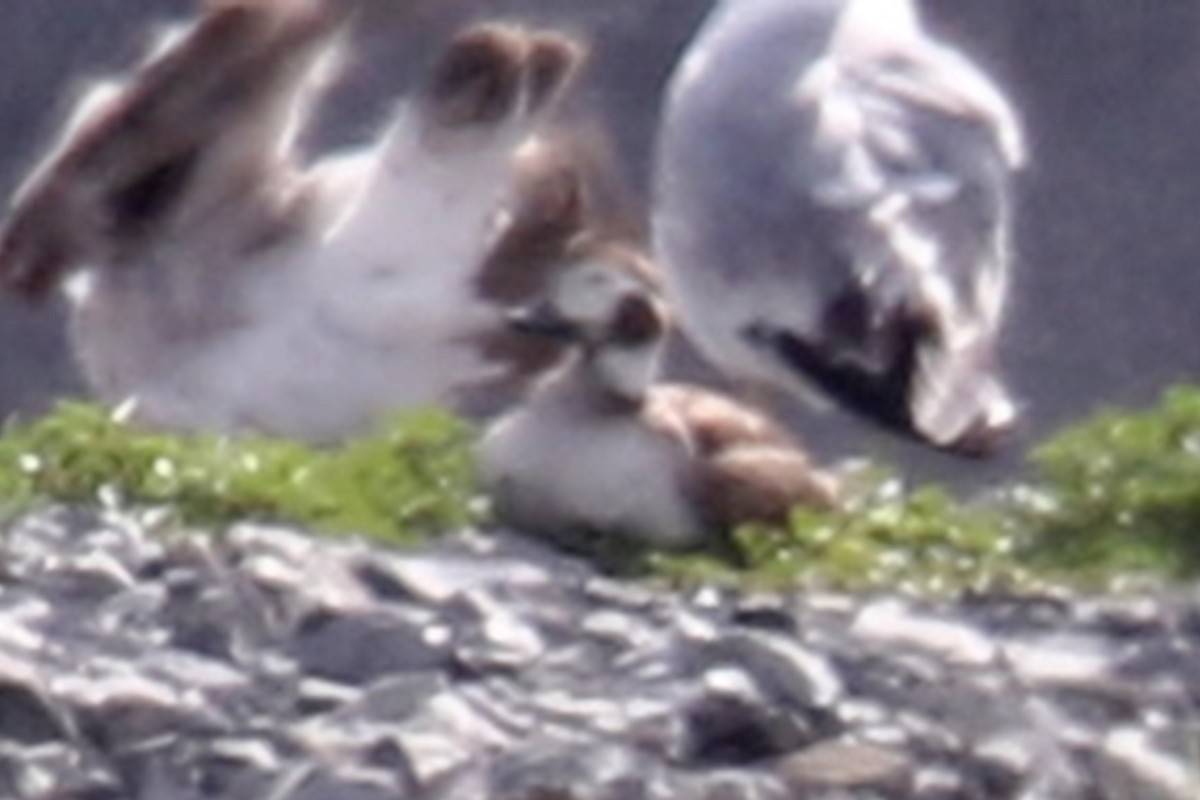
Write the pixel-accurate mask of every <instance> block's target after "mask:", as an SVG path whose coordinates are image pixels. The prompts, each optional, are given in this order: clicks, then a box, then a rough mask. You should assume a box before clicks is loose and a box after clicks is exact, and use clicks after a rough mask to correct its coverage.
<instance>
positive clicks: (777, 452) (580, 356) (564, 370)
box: [477, 235, 839, 556]
mask: <svg viewBox="0 0 1200 800" xmlns="http://www.w3.org/2000/svg"><path fill="white" fill-rule="evenodd" d="M567 258H568V263H567V264H565V265H564V266H563V267H562V269H561V270H559V271H558V272H557V273H556V275H555V278H554V280H553V281H552V283H551V287H550V288H549V289H548V291H547V292H546V293H545V295H544V296H543V297H542V298H541V299H540V300H537V301H535V302H533V303H529V304H526V305H524V306H519V307H516V308H515V309H514V310H513V311H512V312H511V314H510V318H511V321H512V324H513V325H514V327H515V328H516V329H517V330H519V331H522V332H524V333H525V334H526V335H530V336H538V337H550V338H552V339H556V340H562V341H564V342H567V343H569V344H570V349H569V350H568V352H567V353H566V354H565V355H564V356H563V358H562V360H561V362H560V364H559V365H558V366H557V367H556V368H555V369H554V370H552V371H550V372H548V373H547V374H545V375H543V376H542V377H541V378H540V379H539V382H538V383H537V385H536V386H535V387H534V388H533V389H532V390H531V393H530V395H529V396H528V398H527V399H526V400H525V401H524V402H523V403H520V404H518V405H516V406H515V407H514V408H512V409H510V410H509V411H508V412H507V413H505V414H504V415H502V416H500V417H499V418H498V419H496V420H495V421H493V422H492V424H491V425H490V426H489V427H488V429H487V430H486V432H485V434H484V435H483V437H482V438H481V440H480V442H479V445H478V453H477V463H478V471H479V476H480V484H481V486H482V487H483V489H484V491H485V492H486V494H487V496H488V497H489V498H490V499H491V505H492V509H493V512H494V514H495V517H496V519H497V520H498V522H499V523H500V524H502V525H504V526H507V527H509V528H510V529H513V530H517V531H520V532H522V533H524V534H527V535H532V536H536V537H540V538H543V539H546V540H549V541H551V542H553V543H555V544H558V545H560V546H562V547H563V548H565V549H567V550H571V551H577V552H581V553H585V554H588V555H600V556H604V555H611V554H614V553H621V552H623V550H625V549H628V550H629V552H641V551H657V550H668V551H670V550H692V549H700V550H710V551H713V552H717V553H722V554H726V555H733V554H734V553H732V552H731V550H730V538H729V533H730V531H732V530H734V529H735V528H736V527H737V526H738V525H740V524H742V523H749V522H761V523H765V524H771V523H783V522H785V521H786V520H787V519H788V515H789V513H790V511H791V510H792V509H793V508H794V507H796V506H805V507H809V508H812V509H825V510H828V509H832V508H834V507H835V506H836V505H837V504H838V502H839V499H838V496H839V486H838V481H837V479H836V478H835V477H834V476H833V474H832V473H829V472H825V471H822V470H820V469H818V468H817V467H816V466H814V464H813V463H812V462H811V461H810V459H809V457H808V455H807V453H805V452H804V450H803V449H802V447H801V446H800V444H799V443H798V442H797V441H796V440H795V439H793V438H792V436H791V435H790V434H789V433H788V432H787V431H785V430H784V429H783V428H782V427H781V426H779V425H778V424H776V423H775V422H774V421H773V420H771V419H770V418H769V417H767V416H766V415H765V414H763V413H761V412H759V411H757V410H756V409H754V408H752V407H750V406H748V405H746V404H744V403H741V402H739V401H737V400H735V399H733V398H731V397H728V396H726V395H724V394H721V393H719V392H718V391H716V390H714V389H710V388H707V387H705V386H701V385H698V384H691V383H681V382H670V381H663V380H660V361H661V359H662V351H663V347H664V340H665V338H666V335H667V333H668V330H669V316H668V310H667V308H666V307H665V305H664V303H663V301H662V299H661V296H660V289H659V284H660V279H659V277H658V275H657V269H656V267H655V266H654V265H653V264H652V262H650V261H649V259H648V258H647V257H646V256H645V254H644V253H642V252H641V251H640V250H639V249H637V248H635V247H634V246H632V245H629V244H625V243H622V242H614V241H605V240H603V239H597V238H593V237H588V236H586V235H585V236H583V237H581V238H580V239H578V240H577V241H576V242H575V243H574V245H573V247H572V248H571V251H570V253H569V254H568V257H567Z"/></svg>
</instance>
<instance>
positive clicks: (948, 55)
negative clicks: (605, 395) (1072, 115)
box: [651, 0, 1028, 456]
mask: <svg viewBox="0 0 1200 800" xmlns="http://www.w3.org/2000/svg"><path fill="white" fill-rule="evenodd" d="M1027 159H1028V155H1027V152H1026V144H1025V142H1024V134H1023V130H1022V125H1021V121H1020V119H1019V115H1018V111H1017V110H1016V108H1015V107H1014V105H1013V103H1012V102H1010V100H1009V99H1007V98H1006V96H1005V94H1004V92H1003V91H1002V89H1001V88H1000V87H999V86H998V84H997V83H996V82H995V81H994V80H993V79H992V78H991V77H989V76H988V75H987V74H986V73H985V72H984V71H983V70H982V69H981V68H980V67H978V66H977V65H976V64H975V63H973V62H972V61H971V60H970V59H969V58H968V57H967V56H966V55H964V54H963V53H962V52H961V51H960V50H958V49H956V48H954V47H953V46H951V45H950V44H947V43H944V42H942V41H940V40H938V39H936V38H934V37H933V36H932V35H930V34H929V33H927V32H926V31H925V30H924V28H923V26H922V21H921V19H920V15H919V12H918V9H917V7H916V6H915V5H914V3H913V2H912V0H721V2H720V3H719V4H718V5H717V6H716V7H715V8H714V9H713V10H712V12H711V13H710V15H709V17H708V18H707V19H706V20H705V21H704V23H703V24H702V26H701V28H700V30H699V32H698V33H697V34H696V36H695V37H694V38H693V39H692V41H691V42H690V43H689V44H688V46H687V47H686V50H685V52H684V53H683V55H682V57H681V58H680V60H679V62H678V63H677V65H676V66H675V68H674V70H673V73H672V75H671V77H670V79H669V82H668V86H667V88H666V90H665V99H664V101H663V110H662V114H661V118H660V127H659V131H658V134H657V139H656V142H655V155H654V160H655V166H654V176H653V189H652V195H653V197H652V204H653V210H652V222H651V226H652V228H653V238H654V252H655V257H656V259H657V260H658V261H660V262H661V263H662V264H663V267H664V271H665V273H666V282H667V286H668V292H667V294H668V297H669V298H670V302H671V304H672V306H673V307H674V309H675V312H676V314H677V315H678V317H679V319H680V326H681V327H682V329H683V330H684V332H685V333H686V334H687V338H688V339H689V340H690V341H691V342H692V343H693V344H694V345H695V346H696V347H697V348H698V349H699V350H700V352H701V353H702V354H704V355H705V356H706V358H707V359H708V360H709V361H710V362H711V363H712V364H713V365H714V366H716V367H717V368H718V370H719V371H720V372H722V373H724V374H725V375H727V376H729V377H731V378H733V379H734V380H735V381H737V382H739V383H741V384H743V385H747V386H751V387H757V388H762V387H766V389H767V390H768V391H773V392H775V393H776V394H780V393H782V394H783V395H784V396H785V397H791V398H793V399H798V400H801V401H803V402H808V401H812V402H814V403H815V404H816V405H818V406H821V405H823V406H826V407H827V406H829V405H831V403H830V401H832V405H839V406H841V407H843V408H845V409H848V410H849V411H851V412H854V413H856V414H857V415H859V416H860V418H866V419H869V420H872V421H873V422H876V423H879V424H881V425H883V426H884V427H886V428H887V429H890V430H892V431H895V432H899V433H900V434H901V435H904V436H907V437H912V438H915V439H917V440H919V441H921V442H922V443H924V444H926V445H929V446H932V447H934V448H937V449H939V450H943V451H948V452H951V453H955V454H959V455H964V456H983V455H987V454H990V453H993V452H995V451H996V450H997V449H998V448H999V447H1000V446H1001V445H1002V444H1003V443H1005V442H1006V441H1007V440H1008V438H1009V434H1010V433H1011V432H1012V430H1013V429H1014V427H1015V426H1016V423H1017V421H1018V417H1019V413H1020V409H1019V404H1018V401H1017V400H1016V399H1015V398H1014V396H1013V394H1012V392H1011V390H1010V389H1009V388H1008V386H1007V385H1006V380H1005V377H1004V376H1003V375H1002V373H1001V370H1000V367H999V365H998V359H997V346H998V341H999V335H1000V330H1001V327H1002V322H1003V317H1004V310H1005V304H1006V298H1007V296H1008V294H1009V284H1010V276H1009V273H1010V265H1011V261H1012V242H1011V239H1012V228H1013V216H1014V215H1013V198H1012V194H1013V183H1014V180H1015V178H1014V176H1015V175H1016V173H1017V172H1018V171H1019V170H1020V169H1021V168H1022V167H1023V166H1024V165H1025V163H1026V161H1027ZM802 407H803V406H802ZM809 407H811V405H810V406H809Z"/></svg>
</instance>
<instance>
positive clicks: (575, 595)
mask: <svg viewBox="0 0 1200 800" xmlns="http://www.w3.org/2000/svg"><path fill="white" fill-rule="evenodd" d="M166 528H167V526H164V524H163V523H162V520H161V518H156V517H155V515H153V514H140V515H132V514H127V513H118V512H114V511H96V510H81V509H67V508H57V509H52V510H49V511H43V512H39V513H35V514H32V515H29V516H26V517H24V518H22V519H21V520H19V521H18V522H16V523H15V524H14V525H12V526H11V529H10V530H9V531H8V533H7V535H6V536H4V537H3V542H2V543H0V565H3V566H2V567H0V570H2V573H0V797H16V798H39V800H40V799H41V798H46V799H49V798H55V800H67V799H68V798H70V799H71V800H75V799H76V798H78V799H79V800H83V798H87V800H102V799H104V800H107V799H108V798H113V799H114V800H115V799H116V798H122V799H123V798H130V799H131V800H132V798H154V800H199V799H200V798H221V799H222V800H237V799H240V798H254V799H255V800H263V799H264V798H266V799H268V800H334V799H335V798H336V800H375V799H376V798H379V800H384V798H399V797H403V798H445V799H447V800H449V799H451V798H453V799H454V800H458V799H459V798H462V800H467V798H470V799H471V800H475V799H476V798H491V799H493V800H535V799H536V800H550V799H553V800H566V799H568V798H570V799H572V800H574V799H576V798H578V800H590V799H591V798H596V799H599V798H606V799H607V798H612V800H617V799H618V798H619V800H636V798H643V797H645V798H664V800H665V799H666V798H671V799H672V800H688V799H690V798H696V799H697V800H699V799H700V798H705V799H711V800H717V798H721V799H722V800H724V799H725V798H730V799H733V798H795V797H800V798H817V799H819V800H833V798H838V800H848V799H849V798H855V799H856V800H872V799H873V798H890V799H892V800H895V799H896V798H939V799H942V798H944V799H946V800H949V798H989V800H990V799H991V798H1052V799H1053V800H1070V799H1071V798H1104V799H1105V800H1109V799H1110V798H1111V799H1113V800H1118V799H1119V800H1144V799H1145V798H1194V797H1196V795H1197V791H1200V788H1198V787H1200V773H1198V765H1200V737H1198V736H1197V728H1196V720H1197V719H1198V717H1197V703H1198V698H1200V670H1197V669H1196V665H1197V663H1198V660H1197V659H1198V658H1200V595H1197V596H1193V595H1182V594H1180V595H1175V596H1170V597H1155V598H1151V597H1146V596H1142V597H1137V598H1127V599H1089V598H1070V597H1066V596H1063V597H1053V598H1051V597H1041V598H1014V597H972V598H965V599H960V600H958V601H956V602H949V601H945V602H930V601H914V600H907V599H902V598H898V597H886V596H872V597H846V596H837V595H828V594H813V593H808V594H796V595H791V596H746V595H740V594H736V593H732V592H727V591H719V590H715V589H702V590H695V591H691V592H689V593H684V594H678V593H672V592H667V591H660V590H657V589H652V588H648V587H644V586H637V585H630V584H627V583H621V582H616V581H614V580H611V579H608V578H605V577H602V576H600V575H597V574H596V573H595V572H593V571H592V570H591V569H589V568H588V567H587V566H585V565H583V564H580V563H578V562H575V561H572V560H569V559H566V558H563V557H561V556H558V555H556V554H554V553H551V552H548V551H546V550H544V549H543V548H541V547H540V546H538V545H535V544H533V543H531V542H528V541H524V540H522V539H520V538H517V537H514V536H509V535H502V534H493V535H480V534H472V533H464V534H460V535H456V536H452V537H448V538H446V539H444V540H442V541H440V542H438V543H437V544H434V545H430V546H426V547H425V548H424V549H421V550H418V551H410V552H395V551H382V550H379V549H377V548H375V547H373V546H368V545H366V544H363V543H360V542H357V541H354V540H350V539H342V540H332V541H331V540H313V539H310V538H308V537H307V536H305V535H304V534H303V533H302V532H298V531H293V530H288V529H284V528H279V527H265V526H257V525H250V524H246V525H240V526H237V527H235V528H233V529H232V530H230V531H228V532H227V533H225V534H224V535H221V536H219V537H210V536H206V535H188V536H181V535H177V534H174V533H172V532H171V531H170V530H169V529H166Z"/></svg>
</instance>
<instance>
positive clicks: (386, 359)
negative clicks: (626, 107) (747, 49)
mask: <svg viewBox="0 0 1200 800" xmlns="http://www.w3.org/2000/svg"><path fill="white" fill-rule="evenodd" d="M352 5H353V4H348V3H337V2H321V1H320V0H215V1H214V2H209V3H208V4H206V5H205V6H204V7H203V10H202V12H201V14H200V16H199V18H198V19H197V20H196V21H194V22H193V23H192V24H191V25H190V26H188V27H186V28H184V29H182V30H181V31H177V32H175V33H174V34H173V35H172V36H170V37H168V38H167V39H165V40H164V42H163V43H162V44H161V46H159V47H158V48H157V49H156V51H155V52H154V53H153V54H152V55H151V56H150V57H149V58H148V60H147V61H146V62H145V63H143V64H142V65H141V66H139V67H138V68H137V69H135V70H134V71H133V74H132V75H131V76H129V77H128V78H127V79H125V80H124V81H120V82H115V83H111V84H109V85H107V86H106V87H104V88H101V89H98V90H96V91H94V92H93V93H91V94H90V95H89V96H88V97H86V98H85V99H84V100H83V102H81V104H80V106H79V108H78V110H77V113H76V114H75V119H74V121H73V122H71V123H70V124H69V125H68V126H67V127H66V129H65V131H64V132H63V134H62V136H61V137H60V140H59V142H58V143H57V145H56V146H55V147H54V148H53V149H52V151H51V152H50V153H49V154H48V155H47V156H46V157H45V158H44V159H43V161H42V162H41V163H40V164H39V165H38V166H37V167H36V168H35V169H34V170H33V172H32V174H31V175H30V177H29V178H28V179H27V180H26V182H25V184H24V186H23V187H22V188H21V189H20V190H19V192H18V194H17V195H16V197H15V200H14V203H13V207H12V210H11V213H10V214H9V217H8V219H7V221H6V224H5V226H4V228H3V230H2V231H0V282H3V283H4V284H6V285H7V286H8V287H10V288H11V289H13V290H16V291H20V292H24V293H26V294H29V295H34V296H38V295H44V294H45V293H47V292H48V291H49V290H50V289H51V288H53V287H58V286H63V287H64V288H66V290H67V291H66V294H67V297H68V300H69V302H70V308H71V323H70V324H71V340H72V344H73V350H74V353H75V355H76V358H77V361H78V362H79V363H80V366H81V368H82V372H83V373H84V376H85V378H86V379H87V382H88V383H89V385H90V386H91V388H92V389H93V391H94V393H95V394H96V395H98V396H99V397H100V398H101V399H103V400H105V401H107V402H110V403H114V404H115V403H123V402H125V401H126V400H128V399H131V398H132V400H133V401H134V408H135V409H136V411H135V417H136V419H138V420H140V421H142V422H144V423H147V424H150V425H155V426H161V427H167V428H174V429H183V430H205V431H220V432H241V431H253V432H257V433H266V434H272V435H280V436H289V437H295V438H299V439H304V440H308V441H313V442H329V441H335V440H339V439H341V438H344V437H346V436H349V435H354V434H356V433H359V432H361V431H362V430H363V429H365V428H368V427H369V426H370V425H371V424H373V423H374V422H375V421H376V420H377V419H378V418H379V417H381V416H384V415H386V414H388V413H391V411H392V410H393V409H399V408H408V407H413V406H424V405H433V404H437V405H448V406H450V407H452V408H453V407H457V406H458V404H459V403H460V400H461V396H462V394H463V393H464V392H466V391H467V390H469V389H470V387H471V386H472V384H473V382H476V381H494V380H495V379H496V372H497V371H498V370H499V371H502V370H503V369H505V368H506V365H505V364H503V363H499V362H496V361H495V360H494V359H493V358H491V357H490V355H489V354H488V353H486V352H484V350H483V345H482V344H481V342H482V341H484V340H485V339H486V335H487V333H488V332H489V331H494V332H497V333H503V332H504V331H505V326H504V324H503V317H502V314H501V312H500V309H499V307H498V306H497V305H496V304H495V303H493V302H490V301H489V300H488V298H486V297H485V296H483V294H482V293H481V292H480V291H479V289H478V287H477V283H478V281H479V280H480V275H479V273H480V271H481V270H482V269H483V268H484V266H485V265H486V264H488V262H489V260H490V259H492V258H493V256H492V252H493V250H494V248H496V247H497V246H499V245H501V244H502V243H503V242H504V241H505V239H506V236H507V235H508V232H509V231H510V230H511V229H513V228H519V227H521V226H522V225H523V224H524V223H523V220H522V215H523V214H524V212H525V209H526V208H528V207H529V205H530V204H529V203H528V202H526V201H525V200H524V199H523V197H522V191H523V190H524V187H525V186H526V185H527V184H528V183H529V181H528V180H526V174H527V173H528V172H529V171H530V170H534V171H536V170H538V169H540V168H541V167H540V166H538V165H537V163H536V162H537V158H536V154H534V155H530V154H529V153H528V152H527V151H529V149H530V148H529V143H530V142H531V141H533V140H535V139H536V138H537V136H538V134H539V131H540V130H541V128H542V126H543V124H544V123H545V122H547V120H548V118H549V116H550V115H551V111H552V109H553V108H554V107H555V106H556V105H557V103H558V100H559V98H560V97H561V95H563V93H564V92H565V89H566V87H567V85H568V84H569V83H570V81H571V79H572V76H573V75H574V74H575V72H576V70H577V69H578V67H579V64H580V63H581V61H582V59H583V56H584V49H583V47H582V46H581V45H580V44H579V43H577V42H576V41H574V40H572V39H570V38H568V37H566V36H564V35H560V34H558V33H555V32H551V31H546V30H534V29H526V28H523V27H518V26H510V25H502V24H482V25H478V26H475V27H473V28H470V29H468V30H466V31H464V32H462V33H460V34H459V35H457V36H456V37H454V38H453V40H452V41H450V43H449V44H448V45H447V46H446V48H445V50H444V52H443V53H442V54H441V56H440V59H439V60H438V62H437V63H436V64H435V65H434V66H433V68H432V70H431V73H430V75H429V76H428V78H427V79H426V80H425V81H424V83H423V84H422V86H421V88H420V89H419V90H418V91H417V92H416V94H415V96H413V97H410V98H407V99H406V100H405V101H404V102H403V103H401V104H400V106H399V108H398V110H397V111H396V112H395V114H394V115H393V116H392V118H391V119H390V121H389V124H388V125H387V126H386V129H385V131H384V132H383V134H382V135H381V136H380V137H378V138H377V139H376V140H373V141H371V142H369V143H367V144H366V145H364V146H362V147H360V148H358V149H352V150H347V151H338V152H334V153H330V154H325V155H323V156H321V157H319V158H317V159H316V160H312V161H309V160H306V159H305V157H304V154H303V153H302V152H301V147H300V145H299V143H298V142H299V141H300V139H301V137H302V133H303V130H304V127H305V124H306V123H307V122H308V121H309V118H310V117H311V116H312V112H313V107H314V105H315V103H316V100H317V98H318V96H319V95H320V93H321V91H320V90H321V89H322V88H323V86H324V85H325V84H326V83H328V82H329V74H330V72H331V70H332V65H333V64H335V63H336V62H337V60H338V59H339V57H340V55H341V53H342V51H343V49H344V42H345V41H346V40H347V36H348V34H347V28H348V25H349V22H350V19H351V15H350V13H349V12H348V11H347V10H346V9H347V8H349V7H350V6H352ZM510 255H511V256H512V257H519V255H520V254H519V253H518V254H510Z"/></svg>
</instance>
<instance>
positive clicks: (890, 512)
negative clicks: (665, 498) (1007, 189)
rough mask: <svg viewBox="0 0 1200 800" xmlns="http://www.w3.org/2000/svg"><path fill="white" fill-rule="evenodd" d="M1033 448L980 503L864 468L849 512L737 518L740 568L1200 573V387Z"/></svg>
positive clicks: (1012, 579)
mask: <svg viewBox="0 0 1200 800" xmlns="http://www.w3.org/2000/svg"><path fill="white" fill-rule="evenodd" d="M1032 461H1033V464H1032V466H1033V468H1034V470H1033V471H1034V477H1033V478H1032V479H1031V480H1030V482H1028V483H1027V484H1023V485H1018V486H1012V487H1007V488H1006V489H1004V490H1002V491H997V492H994V493H993V494H991V495H989V496H987V497H985V498H982V499H976V500H974V501H971V502H964V501H960V500H957V499H955V498H953V497H952V496H950V495H949V494H947V493H946V492H944V491H942V490H941V489H938V488H935V487H922V488H918V489H916V490H914V491H911V492H905V491H903V490H902V489H901V486H900V482H899V481H898V480H897V479H895V478H893V477H891V476H888V475H886V474H883V475H880V474H875V475H868V476H865V477H864V479H863V480H862V481H861V484H862V487H861V488H860V489H859V490H858V491H857V492H855V493H854V497H853V498H852V501H851V502H850V504H849V506H848V507H847V508H846V509H845V510H843V511H840V512H838V513H835V514H814V513H811V512H805V511H801V510H798V511H797V512H796V513H795V514H794V515H793V517H792V520H791V524H790V525H789V526H788V528H787V529H786V530H778V529H766V528H762V527H759V526H748V527H746V528H744V529H742V530H739V531H737V532H736V533H735V539H736V541H737V543H738V545H739V549H740V551H741V552H742V553H743V554H744V556H745V561H746V563H745V566H744V572H743V574H742V575H741V576H738V577H737V578H736V579H737V580H741V581H744V580H746V579H747V578H749V580H751V581H752V582H755V583H762V584H767V585H780V584H785V583H794V582H796V581H797V580H799V581H801V582H803V583H806V584H808V585H825V586H831V587H835V588H873V587H888V588H893V589H895V588H900V589H908V590H911V591H914V592H947V591H959V590H963V589H972V588H978V589H982V588H985V587H990V588H996V587H1005V588H1012V589H1028V588H1033V587H1037V586H1044V585H1047V584H1070V585H1076V586H1085V587H1090V588H1117V587H1120V586H1121V585H1137V584H1138V583H1139V582H1151V583H1154V582H1158V583H1161V582H1164V581H1170V580H1187V579H1194V578H1196V577H1198V576H1200V388H1197V387H1179V388H1175V389H1172V390H1170V391H1168V392H1167V393H1166V395H1165V396H1164V398H1163V400H1162V402H1161V403H1160V404H1159V406H1158V407H1157V408H1155V409H1152V410H1149V411H1145V412H1139V413H1134V412H1118V411H1107V412H1104V413H1102V414H1099V415H1097V416H1096V417H1094V418H1093V419H1091V420H1088V421H1086V422H1083V423H1082V424H1080V425H1078V426H1075V427H1073V428H1070V429H1068V430H1067V431H1065V432H1063V433H1061V434H1059V435H1057V436H1054V437H1052V438H1051V439H1050V440H1049V441H1048V442H1046V443H1044V444H1042V445H1041V446H1040V447H1038V448H1036V449H1035V450H1034V452H1033V454H1032ZM654 561H655V567H656V568H657V569H658V570H659V571H661V572H665V573H666V574H667V575H668V576H672V577H675V578H681V579H684V580H694V579H696V578H697V577H701V578H704V579H710V580H728V579H730V578H731V574H730V571H729V570H728V568H726V567H723V566H722V565H720V564H718V563H717V562H715V561H714V560H712V559H707V558H698V557H679V556H660V557H657V558H656V559H654Z"/></svg>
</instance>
